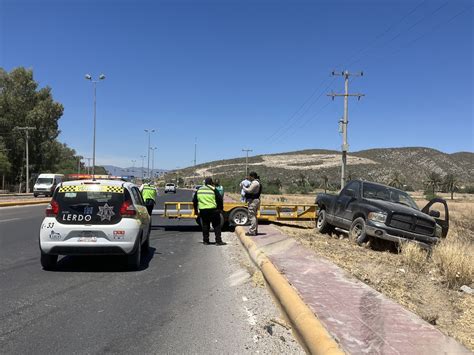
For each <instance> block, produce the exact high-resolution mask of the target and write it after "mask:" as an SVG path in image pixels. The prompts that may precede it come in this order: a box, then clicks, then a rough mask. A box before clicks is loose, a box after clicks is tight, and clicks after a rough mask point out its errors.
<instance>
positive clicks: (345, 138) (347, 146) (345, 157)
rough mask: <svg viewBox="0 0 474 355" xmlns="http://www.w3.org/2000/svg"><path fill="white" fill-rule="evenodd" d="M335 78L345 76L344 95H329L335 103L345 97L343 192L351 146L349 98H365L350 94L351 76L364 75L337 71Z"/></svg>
mask: <svg viewBox="0 0 474 355" xmlns="http://www.w3.org/2000/svg"><path fill="white" fill-rule="evenodd" d="M332 75H333V76H343V77H344V94H334V93H331V94H328V96H331V97H332V99H333V101H334V98H335V97H337V96H343V97H344V118H343V119H342V121H340V124H341V126H342V127H341V128H342V146H341V150H342V168H341V190H342V189H343V188H344V186H346V174H347V169H346V167H347V152H348V151H349V144H348V143H347V125H348V123H349V96H355V97H357V99H358V100H360V98H361V97H362V96H365V95H364V94H349V77H351V76H363V75H364V73H363V72H360V73H349V72H348V71H347V70H345V71H343V72H341V73H339V72H336V71H333V72H332Z"/></svg>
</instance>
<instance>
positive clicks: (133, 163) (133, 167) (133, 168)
mask: <svg viewBox="0 0 474 355" xmlns="http://www.w3.org/2000/svg"><path fill="white" fill-rule="evenodd" d="M135 162H136V160H133V159H132V171H133V174H134V175H135Z"/></svg>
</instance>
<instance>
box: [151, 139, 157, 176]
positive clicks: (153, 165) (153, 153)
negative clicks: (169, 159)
mask: <svg viewBox="0 0 474 355" xmlns="http://www.w3.org/2000/svg"><path fill="white" fill-rule="evenodd" d="M150 149H151V174H152V175H153V178H154V177H155V172H154V170H155V151H156V150H157V149H158V148H157V147H153V148H150Z"/></svg>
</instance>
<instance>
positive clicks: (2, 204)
mask: <svg viewBox="0 0 474 355" xmlns="http://www.w3.org/2000/svg"><path fill="white" fill-rule="evenodd" d="M47 203H49V200H48V201H41V200H40V201H10V202H0V207H11V206H28V205H43V204H47Z"/></svg>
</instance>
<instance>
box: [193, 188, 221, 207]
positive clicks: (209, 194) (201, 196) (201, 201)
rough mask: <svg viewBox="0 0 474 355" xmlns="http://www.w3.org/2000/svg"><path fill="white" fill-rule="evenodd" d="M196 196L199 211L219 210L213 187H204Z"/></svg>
mask: <svg viewBox="0 0 474 355" xmlns="http://www.w3.org/2000/svg"><path fill="white" fill-rule="evenodd" d="M196 194H197V200H198V209H200V210H210V209H213V208H217V202H216V195H215V193H214V188H213V187H212V186H209V185H204V186H202V187H200V188H199V189H198V190H197V192H196Z"/></svg>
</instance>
